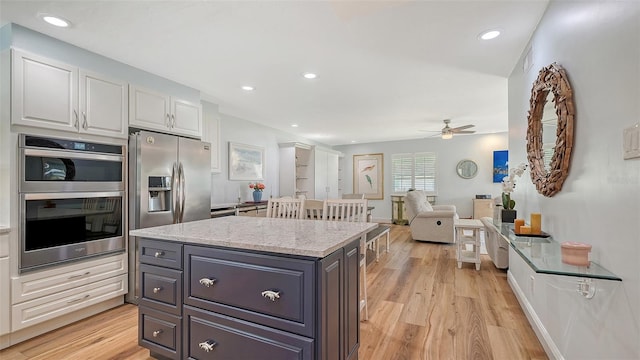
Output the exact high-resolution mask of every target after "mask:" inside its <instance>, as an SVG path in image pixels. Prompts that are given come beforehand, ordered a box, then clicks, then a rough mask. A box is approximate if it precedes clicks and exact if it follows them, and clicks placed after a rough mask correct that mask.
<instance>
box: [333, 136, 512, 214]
mask: <svg viewBox="0 0 640 360" xmlns="http://www.w3.org/2000/svg"><path fill="white" fill-rule="evenodd" d="M334 149H335V150H338V151H341V152H342V153H344V154H345V157H344V160H343V165H344V166H343V178H344V179H345V180H344V182H343V189H344V192H345V193H350V192H352V191H353V155H360V154H372V153H383V154H384V156H383V162H384V174H383V175H384V199H383V200H370V203H371V204H372V205H374V206H375V207H376V208H375V209H374V210H373V213H372V215H373V218H374V220H376V221H390V220H391V197H390V196H391V194H392V193H393V188H392V180H391V155H393V154H400V153H416V152H436V153H437V155H436V156H437V159H436V186H437V190H438V198H437V203H438V204H447V205H456V207H457V211H458V215H460V217H470V216H472V214H473V198H475V195H476V194H490V195H492V196H493V197H495V196H498V195H500V193H501V192H502V187H501V185H500V184H499V183H495V184H494V183H493V151H495V150H504V149H507V134H506V133H498V134H489V135H464V136H462V135H460V136H454V137H453V139H451V140H442V139H440V138H437V137H434V138H426V139H417V140H403V141H388V142H379V143H369V144H354V145H346V146H336V147H334ZM463 159H471V160H473V161H475V162H476V163H477V164H478V174H477V175H476V176H475V177H474V178H473V179H463V178H461V177H459V176H458V175H457V173H456V165H457V164H458V162H459V161H460V160H463Z"/></svg>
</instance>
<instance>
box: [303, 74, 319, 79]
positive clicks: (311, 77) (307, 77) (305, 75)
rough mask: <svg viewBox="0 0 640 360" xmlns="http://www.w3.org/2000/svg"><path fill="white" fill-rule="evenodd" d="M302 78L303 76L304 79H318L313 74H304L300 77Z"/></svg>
mask: <svg viewBox="0 0 640 360" xmlns="http://www.w3.org/2000/svg"><path fill="white" fill-rule="evenodd" d="M302 76H304V78H305V79H315V78H317V77H318V75H316V74H314V73H304V75H302Z"/></svg>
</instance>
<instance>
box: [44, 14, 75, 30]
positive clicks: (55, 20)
mask: <svg viewBox="0 0 640 360" xmlns="http://www.w3.org/2000/svg"><path fill="white" fill-rule="evenodd" d="M40 17H42V20H44V21H46V22H48V23H49V24H51V25H53V26H57V27H69V26H70V25H71V22H70V21H69V20H65V19H63V18H61V17H59V16H53V15H49V14H42V15H40Z"/></svg>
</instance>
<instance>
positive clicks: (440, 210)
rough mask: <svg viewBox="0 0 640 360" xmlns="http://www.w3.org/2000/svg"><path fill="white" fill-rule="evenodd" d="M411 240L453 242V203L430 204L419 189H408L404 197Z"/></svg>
mask: <svg viewBox="0 0 640 360" xmlns="http://www.w3.org/2000/svg"><path fill="white" fill-rule="evenodd" d="M404 203H405V206H406V208H407V217H408V219H409V228H410V230H411V237H412V238H413V240H419V241H434V242H442V243H453V242H454V241H455V236H454V228H453V222H454V220H455V219H457V218H458V214H457V213H456V207H455V205H433V206H432V205H431V204H430V203H429V202H428V201H427V194H426V193H425V192H424V191H421V190H414V191H409V192H408V193H407V196H405V198H404Z"/></svg>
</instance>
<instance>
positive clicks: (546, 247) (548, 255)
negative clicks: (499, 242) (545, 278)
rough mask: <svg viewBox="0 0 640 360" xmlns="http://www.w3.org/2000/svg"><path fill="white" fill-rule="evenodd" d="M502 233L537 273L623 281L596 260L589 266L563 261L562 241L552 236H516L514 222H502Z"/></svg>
mask: <svg viewBox="0 0 640 360" xmlns="http://www.w3.org/2000/svg"><path fill="white" fill-rule="evenodd" d="M500 234H501V235H502V237H503V238H505V239H506V240H507V241H508V242H509V243H510V244H511V247H512V248H513V249H514V250H515V251H516V252H517V253H518V254H519V255H520V257H522V258H523V259H524V261H525V262H527V264H529V266H530V267H531V268H532V269H533V270H534V271H535V272H537V273H541V274H552V275H565V276H576V277H581V278H591V279H604V280H615V281H622V279H621V278H620V277H618V276H616V275H615V274H614V273H612V272H610V271H609V270H607V269H605V268H604V267H602V266H601V265H599V264H598V263H596V262H594V261H591V264H590V265H589V266H575V265H569V264H565V263H563V262H562V252H561V251H562V250H561V247H560V243H559V242H557V241H555V240H553V238H552V237H548V238H540V237H528V236H516V235H515V233H514V232H513V223H502V224H501V225H500Z"/></svg>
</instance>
